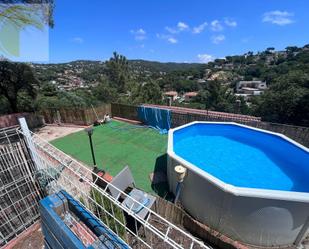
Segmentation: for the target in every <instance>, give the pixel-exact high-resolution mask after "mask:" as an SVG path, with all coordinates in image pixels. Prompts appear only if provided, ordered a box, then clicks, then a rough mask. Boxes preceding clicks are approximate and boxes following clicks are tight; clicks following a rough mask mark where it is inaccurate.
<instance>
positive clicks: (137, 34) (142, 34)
mask: <svg viewBox="0 0 309 249" xmlns="http://www.w3.org/2000/svg"><path fill="white" fill-rule="evenodd" d="M130 33H131V34H133V35H134V39H135V40H137V41H143V40H145V39H146V38H147V36H146V34H147V33H146V31H145V30H144V29H142V28H140V29H137V30H133V29H132V30H130Z"/></svg>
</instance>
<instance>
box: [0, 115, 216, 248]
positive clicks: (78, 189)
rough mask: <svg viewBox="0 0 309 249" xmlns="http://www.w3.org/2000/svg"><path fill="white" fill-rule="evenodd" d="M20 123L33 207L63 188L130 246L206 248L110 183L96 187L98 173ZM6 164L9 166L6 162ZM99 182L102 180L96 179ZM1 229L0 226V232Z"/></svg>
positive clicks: (19, 131) (19, 132)
mask: <svg viewBox="0 0 309 249" xmlns="http://www.w3.org/2000/svg"><path fill="white" fill-rule="evenodd" d="M20 124H21V127H22V129H17V130H16V131H17V133H18V136H19V139H20V140H23V141H26V144H27V148H28V154H29V155H31V159H32V160H31V161H32V162H31V163H32V165H34V166H35V170H34V171H31V172H29V173H28V177H29V179H30V180H29V181H31V182H32V183H33V186H36V189H35V190H34V191H35V194H36V195H35V196H36V197H37V199H38V200H37V201H36V202H35V203H34V205H35V206H36V207H37V205H38V201H39V199H40V198H42V197H43V196H44V195H47V194H51V193H55V192H58V191H59V190H60V189H64V190H65V191H67V192H68V193H69V194H70V195H72V196H73V197H74V198H75V199H77V200H80V202H81V203H82V204H83V206H84V207H85V208H86V209H87V210H89V211H90V212H92V213H93V214H94V215H95V216H96V217H97V218H99V219H100V220H101V221H102V222H103V223H104V224H105V225H106V226H107V227H108V228H110V229H111V230H112V231H113V232H114V233H115V234H117V235H118V236H119V237H120V238H122V239H123V241H124V242H125V243H127V244H128V245H129V246H130V247H132V248H163V247H164V248H205V249H206V248H207V249H208V248H210V246H208V245H206V244H205V243H203V242H202V241H200V240H198V239H196V238H195V237H194V236H192V235H191V234H189V233H187V232H185V231H183V230H182V229H181V228H179V227H177V226H175V225H174V224H172V223H171V222H169V221H168V220H166V219H165V218H163V217H161V216H160V215H158V214H157V213H156V212H155V211H153V210H151V209H149V208H147V207H146V206H144V205H143V204H142V203H139V202H138V201H136V200H134V199H132V197H131V196H130V195H128V194H127V193H125V192H123V191H121V190H120V189H117V187H115V186H113V185H112V184H111V183H108V182H106V187H105V189H102V188H100V187H98V186H97V185H96V182H97V181H98V180H99V176H98V175H97V174H95V173H93V172H92V170H91V169H90V168H88V167H87V166H85V165H84V164H82V163H81V162H79V161H77V160H76V159H74V158H72V157H70V156H69V155H67V154H65V153H63V152H62V151H60V150H59V149H57V148H56V147H54V146H53V145H51V144H50V143H48V142H47V141H45V140H43V139H42V138H40V137H39V136H38V135H36V134H34V133H32V132H30V131H29V130H28V127H27V125H26V123H25V122H24V121H22V120H20ZM15 129H16V128H15ZM33 162H34V163H33ZM18 165H20V164H18ZM7 167H8V168H12V167H13V166H12V164H7ZM28 167H29V166H28ZM100 181H104V179H102V178H100ZM109 187H112V188H114V189H117V190H118V191H119V195H118V196H117V197H116V198H114V197H112V196H111V195H110V194H109V193H108V189H109ZM1 190H2V187H1ZM93 193H95V194H93ZM123 198H131V199H132V203H133V204H134V203H138V204H139V205H142V206H143V208H144V209H147V211H148V212H149V215H148V217H147V218H146V219H145V220H144V219H141V218H140V217H139V216H138V215H137V214H136V213H134V212H133V211H132V208H133V205H132V207H130V208H128V207H127V206H125V205H123V204H122V203H121V201H120V200H121V199H123ZM28 208H31V207H28ZM124 217H126V218H124ZM37 219H38V214H37V213H36V214H35V215H34V216H33V217H31V221H32V222H33V221H35V220H37ZM8 220H9V219H8ZM128 223H130V225H128ZM1 229H2V226H1V225H0V231H1ZM2 240H3V239H2ZM3 241H4V243H7V242H8V240H3Z"/></svg>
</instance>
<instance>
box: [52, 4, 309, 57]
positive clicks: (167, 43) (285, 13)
mask: <svg viewBox="0 0 309 249" xmlns="http://www.w3.org/2000/svg"><path fill="white" fill-rule="evenodd" d="M308 10H309V1H308V0H250V1H249V0H248V1H246V0H190V1H188V0H186V1H183V0H112V1H111V0H91V1H85V0H61V1H60V0H56V7H55V11H54V22H55V26H54V28H53V29H50V30H49V62H53V63H56V62H67V61H72V60H77V59H89V60H107V59H109V57H111V55H112V52H113V51H117V52H119V53H121V54H123V55H125V56H126V57H127V58H128V59H145V60H154V61H162V62H168V61H171V62H208V61H210V60H213V59H215V58H223V57H225V56H227V55H237V54H243V53H246V52H248V51H254V52H257V51H262V50H265V49H266V48H267V47H275V48H276V49H278V50H282V49H284V48H285V47H287V46H290V45H296V46H303V45H305V44H308V43H309V15H308Z"/></svg>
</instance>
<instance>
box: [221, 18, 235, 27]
mask: <svg viewBox="0 0 309 249" xmlns="http://www.w3.org/2000/svg"><path fill="white" fill-rule="evenodd" d="M224 23H225V25H226V26H229V27H236V26H237V22H236V21H234V20H232V19H229V18H225V19H224Z"/></svg>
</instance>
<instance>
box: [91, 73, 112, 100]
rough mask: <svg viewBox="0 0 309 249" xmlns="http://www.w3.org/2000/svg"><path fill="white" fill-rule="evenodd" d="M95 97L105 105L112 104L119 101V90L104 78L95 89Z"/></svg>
mask: <svg viewBox="0 0 309 249" xmlns="http://www.w3.org/2000/svg"><path fill="white" fill-rule="evenodd" d="M94 96H95V97H96V98H97V99H98V100H99V101H102V102H104V103H111V102H113V101H115V100H116V99H117V89H116V88H113V87H111V86H110V84H109V83H108V81H107V79H105V78H102V79H101V82H100V83H99V85H98V86H97V87H96V88H95V89H94Z"/></svg>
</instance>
